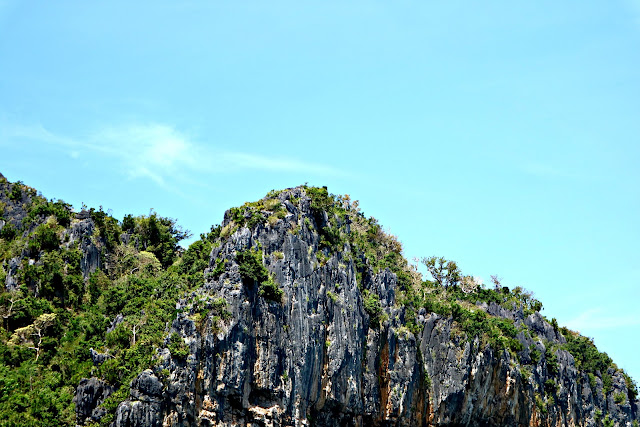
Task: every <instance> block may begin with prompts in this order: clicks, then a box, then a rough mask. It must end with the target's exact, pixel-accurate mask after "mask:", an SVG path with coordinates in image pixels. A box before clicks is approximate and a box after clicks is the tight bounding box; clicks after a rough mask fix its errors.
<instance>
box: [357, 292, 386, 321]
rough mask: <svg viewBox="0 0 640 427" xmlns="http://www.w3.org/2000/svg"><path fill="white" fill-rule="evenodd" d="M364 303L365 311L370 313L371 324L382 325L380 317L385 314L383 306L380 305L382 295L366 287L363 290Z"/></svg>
mask: <svg viewBox="0 0 640 427" xmlns="http://www.w3.org/2000/svg"><path fill="white" fill-rule="evenodd" d="M362 303H363V306H364V311H366V312H367V314H368V315H369V321H370V322H371V325H372V326H373V327H374V328H375V327H378V326H380V319H381V317H382V314H383V311H382V306H381V305H380V297H379V296H378V295H377V294H375V293H373V292H369V290H367V289H365V290H364V291H363V292H362Z"/></svg>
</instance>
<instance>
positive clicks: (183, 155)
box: [2, 123, 345, 187]
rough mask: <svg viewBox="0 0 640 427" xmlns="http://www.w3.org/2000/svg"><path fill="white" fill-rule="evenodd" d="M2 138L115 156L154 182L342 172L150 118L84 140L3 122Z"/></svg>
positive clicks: (130, 172)
mask: <svg viewBox="0 0 640 427" xmlns="http://www.w3.org/2000/svg"><path fill="white" fill-rule="evenodd" d="M2 134H3V139H4V140H5V142H7V141H9V142H11V141H16V142H20V143H23V142H24V141H28V142H30V143H40V144H48V145H50V146H51V145H53V146H56V147H59V148H60V149H62V150H66V151H67V152H68V154H69V155H70V156H71V157H72V158H78V157H80V155H81V153H83V152H88V153H94V154H99V155H102V156H108V157H110V158H113V159H115V160H116V161H117V163H118V164H119V165H120V167H122V168H123V170H124V171H125V173H126V174H127V175H128V176H129V177H130V178H147V179H150V180H152V181H154V182H155V183H157V184H158V185H160V186H163V187H169V182H170V181H173V180H175V179H176V177H180V179H181V180H183V181H184V180H189V178H188V175H189V174H190V173H197V174H224V173H233V172H238V171H245V170H258V171H266V172H289V173H296V172H297V173H307V174H316V175H318V174H320V175H322V174H332V175H344V174H345V173H344V172H343V171H339V170H336V169H334V168H332V167H330V166H325V165H321V164H316V163H312V162H306V161H302V160H300V159H296V158H291V157H278V156H265V155H258V154H253V153H246V152H238V151H232V150H225V149H220V148H218V147H216V146H209V145H207V144H203V143H199V142H195V141H194V139H193V138H191V137H190V136H188V135H186V134H184V133H181V132H179V131H178V130H177V129H175V128H174V127H172V126H168V125H165V124H158V123H151V124H144V125H140V124H137V125H129V126H112V127H108V128H103V129H101V130H99V131H97V132H94V133H93V134H91V135H90V136H88V137H87V138H86V139H84V140H80V139H74V138H70V137H67V136H64V135H59V134H55V133H53V132H51V131H49V130H47V129H46V128H44V127H42V126H39V125H38V126H13V127H11V128H10V129H8V130H7V128H5V130H4V132H2Z"/></svg>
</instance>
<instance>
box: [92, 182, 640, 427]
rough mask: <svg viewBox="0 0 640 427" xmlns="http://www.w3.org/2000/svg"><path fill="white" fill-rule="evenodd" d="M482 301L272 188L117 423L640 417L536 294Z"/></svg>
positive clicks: (315, 202) (555, 421) (226, 243)
mask: <svg viewBox="0 0 640 427" xmlns="http://www.w3.org/2000/svg"><path fill="white" fill-rule="evenodd" d="M456 292H457V293H456ZM507 292H508V289H507ZM420 293H421V294H420ZM473 295H476V296H477V298H476V299H477V300H476V302H475V304H473V303H470V302H472V301H473V299H472V296H473ZM473 295H467V294H466V293H460V292H459V291H458V290H457V289H456V287H453V288H451V289H441V288H438V287H436V286H433V284H431V285H429V283H426V282H425V283H421V281H420V279H419V278H417V277H416V273H415V271H413V270H412V269H411V267H410V266H409V264H408V263H407V262H406V260H405V259H404V258H402V256H401V247H400V245H399V243H398V242H397V240H395V239H394V238H393V237H392V236H388V235H386V234H384V233H383V232H382V230H381V228H380V226H379V225H378V224H377V222H376V221H375V220H373V219H371V218H369V219H367V218H365V217H364V215H362V213H360V212H359V211H358V209H357V204H355V203H352V202H351V200H349V198H348V197H336V196H332V195H329V194H328V192H327V190H326V188H312V187H306V186H302V187H296V188H292V189H287V190H284V191H279V192H271V193H270V194H269V195H268V196H267V197H265V198H264V199H262V200H260V201H258V202H254V203H247V204H245V205H244V206H241V207H239V208H233V209H230V210H229V211H227V212H226V213H225V215H224V221H223V223H222V229H221V232H220V238H219V239H218V240H217V241H216V243H215V245H214V248H213V249H212V251H211V256H210V261H209V266H208V268H207V269H206V270H205V281H204V283H203V284H202V286H201V287H200V288H198V289H197V290H196V291H194V292H192V293H191V294H190V295H188V296H186V297H185V298H184V299H182V300H181V301H180V302H179V303H178V305H177V308H178V314H177V317H176V318H175V320H174V321H173V323H172V325H171V328H170V331H169V334H168V338H167V340H166V341H165V348H162V349H159V350H158V352H157V354H156V356H155V362H154V363H155V367H154V368H153V370H152V371H145V372H143V373H142V374H140V376H139V377H138V378H137V379H136V380H135V381H134V382H133V383H132V385H131V391H130V396H129V398H128V399H127V400H125V401H123V402H122V403H121V404H120V405H119V406H118V409H117V412H116V418H115V422H114V424H115V425H116V426H134V425H140V426H142V425H150V426H153V425H157V426H160V425H229V426H231V425H249V424H251V425H254V424H255V425H265V426H276V425H320V426H324V425H327V426H328V425H365V424H370V425H472V426H480V425H549V426H550V425H595V424H596V423H597V422H599V420H603V419H605V418H603V417H606V419H607V420H608V421H607V422H609V421H612V422H617V423H620V425H630V423H631V422H632V421H634V420H637V417H638V413H637V409H638V402H637V401H629V399H627V400H626V403H624V402H621V399H620V398H618V397H615V396H620V395H621V394H620V393H627V394H629V395H630V396H632V394H630V391H629V389H628V387H627V385H628V384H627V383H626V382H625V378H624V377H623V375H622V373H620V372H619V371H616V370H615V369H612V370H611V372H607V373H602V372H597V375H593V374H590V373H589V374H588V373H587V372H584V371H581V370H579V369H578V368H577V366H576V360H575V359H574V357H573V356H572V354H571V353H570V352H569V351H568V350H567V349H566V348H568V347H567V345H569V344H568V343H567V340H566V339H565V337H564V333H560V332H559V330H558V329H557V327H554V326H552V325H551V324H550V323H549V322H547V321H546V320H545V319H544V318H543V317H542V316H541V315H540V313H538V312H535V311H534V310H532V309H531V305H527V304H526V303H521V302H522V301H525V302H526V301H527V299H526V298H524V299H523V298H520V299H517V298H516V299H514V298H515V297H514V296H513V295H512V294H508V293H507V294H504V293H500V292H498V291H495V292H494V291H489V290H477V291H476V293H475V294H473ZM517 295H519V294H516V296H517ZM456 298H457V302H455V301H456ZM483 298H484V300H483ZM518 298H519V297H518ZM512 300H513V301H516V302H518V303H517V304H516V303H514V302H512ZM451 301H454V302H451ZM487 301H489V302H487ZM603 378H606V379H607V381H611V382H612V384H610V385H605V384H603V380H602V379H603ZM615 393H618V394H617V395H616V394H615ZM81 421H82V420H81Z"/></svg>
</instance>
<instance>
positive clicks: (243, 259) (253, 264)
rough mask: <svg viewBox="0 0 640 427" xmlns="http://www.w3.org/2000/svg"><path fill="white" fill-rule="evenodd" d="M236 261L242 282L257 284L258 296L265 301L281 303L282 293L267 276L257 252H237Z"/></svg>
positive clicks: (260, 256)
mask: <svg viewBox="0 0 640 427" xmlns="http://www.w3.org/2000/svg"><path fill="white" fill-rule="evenodd" d="M236 260H237V262H238V265H239V266H240V275H241V276H242V280H243V281H244V282H245V283H246V284H248V285H252V284H253V283H259V284H260V288H259V295H260V296H261V297H263V298H265V299H268V300H271V301H275V302H281V301H282V295H283V294H284V292H283V291H282V289H280V288H279V287H278V284H277V283H276V282H275V281H274V280H273V278H272V277H271V276H270V275H269V271H268V270H267V269H266V267H265V266H264V264H262V255H261V254H260V252H258V251H257V250H255V251H253V250H247V251H239V252H238V253H236Z"/></svg>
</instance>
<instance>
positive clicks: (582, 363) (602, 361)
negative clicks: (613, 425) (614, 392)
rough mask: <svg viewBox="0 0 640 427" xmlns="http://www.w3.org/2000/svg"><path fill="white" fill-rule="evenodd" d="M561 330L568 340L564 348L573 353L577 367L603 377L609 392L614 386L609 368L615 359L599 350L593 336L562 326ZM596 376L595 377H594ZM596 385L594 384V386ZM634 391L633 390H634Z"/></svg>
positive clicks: (604, 384)
mask: <svg viewBox="0 0 640 427" xmlns="http://www.w3.org/2000/svg"><path fill="white" fill-rule="evenodd" d="M560 332H561V333H562V335H563V336H564V337H565V339H566V340H567V343H566V344H565V345H564V348H565V349H566V350H567V351H568V352H569V353H571V355H572V356H573V358H574V359H575V361H576V367H577V368H578V369H581V370H582V371H584V372H586V373H587V374H589V378H590V379H591V375H597V376H600V377H601V378H602V383H603V387H604V391H605V393H608V392H609V390H611V387H612V382H613V380H612V378H611V375H610V374H609V372H608V371H609V368H610V367H613V361H612V360H611V358H610V357H609V356H608V355H607V353H602V352H600V351H598V348H597V347H596V346H595V344H594V343H593V340H592V339H591V338H587V337H584V336H582V335H580V334H578V333H577V332H573V331H570V330H569V329H567V328H564V327H563V328H560ZM594 378H595V377H594ZM594 386H595V381H594V384H593V385H592V388H593V387H594ZM632 393H633V392H632Z"/></svg>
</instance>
